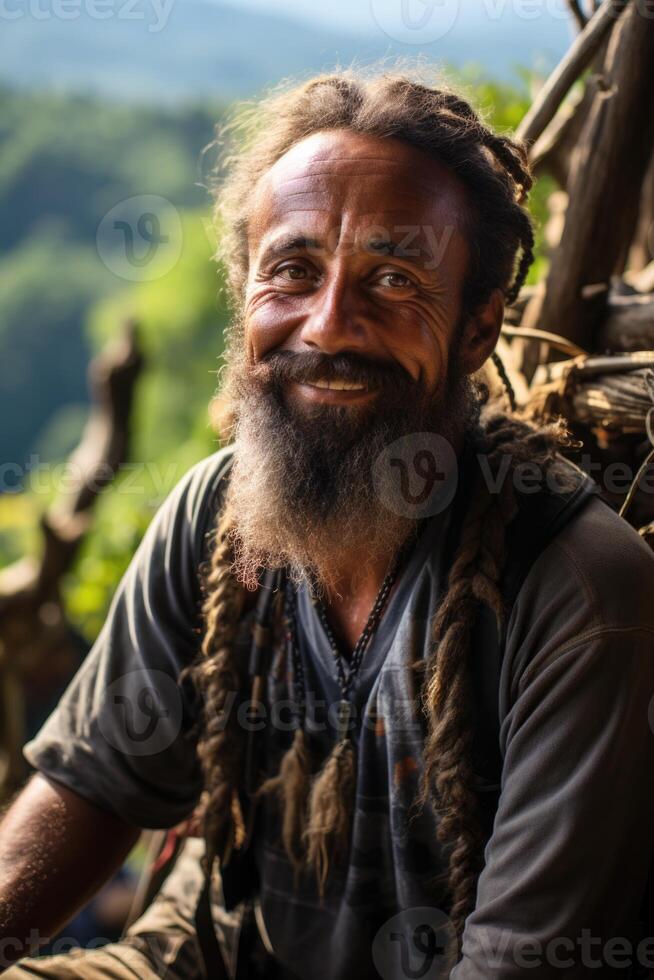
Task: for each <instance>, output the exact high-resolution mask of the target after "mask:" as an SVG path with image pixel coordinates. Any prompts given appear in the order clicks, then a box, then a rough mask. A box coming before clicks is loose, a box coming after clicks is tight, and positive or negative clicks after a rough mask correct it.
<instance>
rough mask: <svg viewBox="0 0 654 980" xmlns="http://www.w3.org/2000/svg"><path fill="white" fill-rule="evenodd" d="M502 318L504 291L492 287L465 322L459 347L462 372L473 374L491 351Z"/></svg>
mask: <svg viewBox="0 0 654 980" xmlns="http://www.w3.org/2000/svg"><path fill="white" fill-rule="evenodd" d="M503 320H504V293H503V292H502V290H501V289H494V290H493V292H492V293H491V294H490V296H489V298H488V299H487V300H486V302H485V303H483V304H482V305H481V306H478V307H477V309H476V310H474V311H473V312H472V313H471V314H470V316H469V317H468V318H467V320H466V322H465V326H464V328H463V339H462V342H461V348H460V352H461V353H460V358H461V359H460V362H459V363H460V365H461V370H462V371H463V372H464V374H474V373H475V371H478V370H479V368H480V367H481V366H482V364H483V363H484V361H486V360H487V359H488V358H489V357H490V356H491V354H492V353H493V351H494V350H495V345H496V343H497V338H498V337H499V335H500V329H501V327H502V323H503Z"/></svg>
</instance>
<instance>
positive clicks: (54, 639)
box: [0, 324, 142, 800]
mask: <svg viewBox="0 0 654 980" xmlns="http://www.w3.org/2000/svg"><path fill="white" fill-rule="evenodd" d="M141 365H142V358H141V354H140V352H139V349H138V346H137V341H136V335H135V330H134V326H133V324H128V325H127V327H126V330H125V332H124V333H123V336H122V337H121V339H120V340H119V342H118V343H117V344H116V345H114V346H113V347H110V348H108V349H107V350H106V351H105V352H103V353H102V354H100V355H99V356H98V357H97V358H96V359H95V360H94V361H92V362H91V365H90V367H89V378H90V382H91V394H92V408H91V412H90V415H89V420H88V422H87V424H86V427H85V429H84V433H83V436H82V440H81V442H80V445H79V447H78V449H77V450H76V451H75V452H74V453H73V454H72V455H71V457H70V459H69V460H68V470H69V476H70V480H69V481H68V483H67V489H66V492H64V493H62V494H61V495H60V496H59V498H58V499H57V501H56V502H55V504H53V505H52V506H51V507H49V508H48V510H47V511H46V512H45V514H44V516H43V518H42V520H41V531H42V534H43V539H44V544H43V551H42V555H41V557H40V558H39V559H36V558H31V559H23V560H22V561H19V562H16V563H15V564H13V565H10V566H9V567H7V568H5V569H3V570H2V571H0V800H1V799H2V798H3V797H6V796H7V795H8V794H9V793H11V792H13V791H14V790H15V789H16V788H17V787H18V786H19V785H20V783H21V782H22V780H23V778H24V763H23V760H22V754H21V748H22V745H23V742H24V737H25V733H24V712H23V691H24V688H25V684H26V683H35V682H38V683H40V684H41V685H42V686H45V687H46V688H47V686H48V684H49V683H51V684H55V685H56V684H57V683H58V682H61V680H62V679H65V677H66V676H67V675H68V674H69V673H70V670H71V668H73V667H74V665H75V664H74V661H75V651H74V649H73V645H72V641H71V636H70V631H69V629H68V627H67V625H66V620H65V616H64V611H63V606H62V602H61V594H60V582H61V578H62V576H63V575H64V574H65V573H66V572H67V571H68V569H69V568H70V567H71V565H72V563H73V561H74V558H75V554H76V552H77V549H78V547H79V545H80V543H81V541H82V539H83V536H84V534H85V533H86V531H87V530H88V527H89V524H90V512H91V508H92V506H93V504H94V502H95V500H96V499H97V497H98V494H99V493H100V491H101V490H102V488H103V487H104V486H106V485H107V483H109V482H110V481H111V480H112V479H113V478H114V476H115V475H116V473H117V471H118V469H119V467H120V465H121V463H122V462H123V461H124V460H125V458H126V455H127V450H128V440H129V417H130V412H131V406H132V398H133V393H134V386H135V383H136V379H137V377H138V375H139V372H140V370H141Z"/></svg>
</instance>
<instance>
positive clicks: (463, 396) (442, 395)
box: [227, 358, 481, 594]
mask: <svg viewBox="0 0 654 980" xmlns="http://www.w3.org/2000/svg"><path fill="white" fill-rule="evenodd" d="M455 362H456V358H454V359H453V361H452V363H453V364H455ZM398 381H399V382H400V384H399V387H397V388H396V387H395V386H391V385H385V386H384V389H383V390H382V391H381V392H380V393H379V394H378V395H377V396H376V398H375V400H374V403H373V404H372V405H371V406H366V407H365V408H358V407H344V406H338V407H335V406H325V405H321V406H312V407H311V408H309V407H306V408H305V407H302V408H299V407H297V406H296V405H294V404H292V403H291V402H290V401H287V400H286V398H285V397H284V394H283V390H282V388H281V387H280V386H279V385H275V384H271V383H269V380H266V381H264V382H262V381H261V379H260V378H259V377H257V370H256V369H254V370H252V369H250V368H248V367H247V366H246V365H244V364H242V363H240V364H239V365H237V366H235V365H232V367H231V370H230V375H229V380H228V385H227V392H228V397H229V402H230V411H231V414H232V417H233V419H234V422H235V427H234V436H235V440H234V459H233V465H232V469H231V475H230V482H229V491H228V499H227V503H228V506H229V509H230V512H231V520H232V529H233V530H232V545H233V550H234V556H235V572H236V574H237V576H238V578H239V580H240V581H242V582H243V583H244V584H245V585H246V586H247V587H249V588H253V587H254V586H255V585H256V582H257V578H258V575H259V572H260V570H261V568H284V567H285V568H286V569H287V571H288V573H289V574H290V576H291V577H292V578H293V579H294V580H295V581H296V582H304V583H306V584H307V585H308V586H309V587H310V589H311V590H312V591H313V592H314V593H317V594H321V593H322V592H323V591H324V590H325V589H333V588H334V587H335V586H336V583H337V582H338V580H339V577H340V574H341V572H342V569H343V568H344V567H347V566H348V565H352V563H353V559H354V565H355V567H356V569H357V570H358V573H359V575H360V576H363V575H364V574H365V572H366V570H367V568H368V567H369V566H370V565H371V564H372V563H375V564H377V563H379V562H380V561H384V560H385V561H387V562H388V563H389V564H390V562H391V561H392V559H393V557H394V556H395V555H396V554H397V552H398V550H399V549H400V547H401V546H402V544H403V543H404V542H405V541H406V540H407V538H408V537H409V536H410V535H411V534H412V533H413V532H414V531H415V529H416V526H417V524H418V520H419V516H420V515H418V516H416V510H415V508H412V507H409V508H406V509H403V508H401V507H400V508H398V507H395V506H393V504H392V503H391V505H390V506H389V495H388V493H387V492H385V488H384V481H385V480H386V479H388V480H391V481H392V480H396V478H397V475H396V474H395V473H391V472H390V471H388V472H387V474H386V476H384V475H382V477H381V483H380V475H379V474H380V466H379V462H380V460H383V459H384V458H387V457H388V447H389V446H392V445H393V444H396V443H397V441H398V440H403V442H402V443H401V444H402V445H406V444H407V440H409V443H408V444H410V440H411V437H412V436H414V437H415V438H416V440H417V442H416V446H418V447H419V446H420V444H421V440H422V444H424V438H425V434H429V433H433V434H435V435H437V436H440V437H442V439H444V440H446V442H447V443H448V445H449V444H452V443H454V444H455V445H456V444H457V443H458V440H459V438H460V436H461V435H462V434H463V433H464V432H465V430H466V429H467V428H468V427H469V426H470V425H471V424H474V422H476V420H477V419H478V415H479V405H480V403H481V395H480V392H479V389H478V388H477V387H476V385H475V384H474V383H473V382H472V381H471V380H470V379H469V378H468V377H467V376H466V375H463V374H460V373H459V372H458V371H456V370H454V371H450V376H449V377H448V378H447V379H446V382H445V384H443V385H441V386H440V387H439V391H438V392H437V393H436V394H434V395H432V396H431V397H430V398H429V399H428V398H426V397H425V395H424V389H423V388H422V386H421V385H420V384H419V383H417V382H413V381H411V379H408V376H407V377H406V378H401V377H400V378H398ZM416 434H418V435H416ZM398 445H399V443H398ZM418 451H419V450H418ZM450 452H451V450H450ZM384 454H385V455H384ZM386 469H388V468H386ZM386 489H389V488H386ZM390 489H391V490H392V488H390ZM356 577H357V576H356V575H355V578H356ZM352 584H355V583H354V582H353V583H352Z"/></svg>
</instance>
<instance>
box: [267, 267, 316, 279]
mask: <svg viewBox="0 0 654 980" xmlns="http://www.w3.org/2000/svg"><path fill="white" fill-rule="evenodd" d="M275 275H276V276H278V277H279V278H281V279H290V280H292V281H293V282H297V281H299V280H301V279H308V278H309V273H308V271H307V269H306V268H305V267H304V266H303V265H284V266H282V267H281V268H279V269H277V271H276V273H275Z"/></svg>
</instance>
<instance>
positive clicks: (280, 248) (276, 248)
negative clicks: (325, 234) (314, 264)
mask: <svg viewBox="0 0 654 980" xmlns="http://www.w3.org/2000/svg"><path fill="white" fill-rule="evenodd" d="M311 248H313V249H319V248H321V243H320V242H319V241H318V239H317V238H310V237H309V236H308V235H286V236H284V237H282V238H278V239H277V240H276V241H273V242H270V244H269V245H267V246H266V249H265V251H264V253H263V255H262V259H269V258H270V259H274V258H277V257H278V256H282V255H288V254H289V253H291V252H306V251H308V250H309V249H311Z"/></svg>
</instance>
